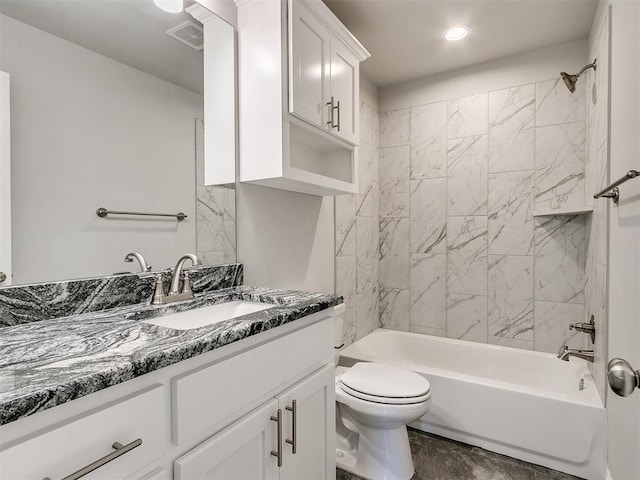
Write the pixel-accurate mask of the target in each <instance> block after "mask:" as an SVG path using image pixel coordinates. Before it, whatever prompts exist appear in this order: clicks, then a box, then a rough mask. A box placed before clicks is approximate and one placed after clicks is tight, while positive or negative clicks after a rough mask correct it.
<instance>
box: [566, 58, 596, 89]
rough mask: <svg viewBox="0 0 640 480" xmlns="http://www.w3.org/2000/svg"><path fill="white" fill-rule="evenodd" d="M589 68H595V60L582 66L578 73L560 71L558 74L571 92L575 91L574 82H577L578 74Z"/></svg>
mask: <svg viewBox="0 0 640 480" xmlns="http://www.w3.org/2000/svg"><path fill="white" fill-rule="evenodd" d="M589 68H593V69H594V70H595V69H596V60H594V61H593V63H590V64H589V65H585V66H584V67H582V70H580V71H579V72H578V73H575V74H570V73H567V72H560V76H561V77H562V80H564V84H565V85H566V86H567V88H568V89H569V91H570V92H571V93H573V92H575V91H576V83H577V82H578V78H579V77H580V75H582V74H583V73H584V71H585V70H588V69H589Z"/></svg>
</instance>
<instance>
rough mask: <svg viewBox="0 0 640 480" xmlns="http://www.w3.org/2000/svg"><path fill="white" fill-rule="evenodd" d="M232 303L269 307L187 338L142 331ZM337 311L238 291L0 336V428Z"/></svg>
mask: <svg viewBox="0 0 640 480" xmlns="http://www.w3.org/2000/svg"><path fill="white" fill-rule="evenodd" d="M232 300H251V301H258V302H264V303H270V304H273V307H272V308H268V309H265V310H262V311H259V312H255V313H251V314H248V315H243V316H242V317H237V318H234V319H231V320H226V321H223V322H218V323H215V324H213V325H207V326H204V327H200V328H196V329H193V330H174V329H170V328H165V327H160V326H155V325H150V324H147V323H142V322H141V321H140V320H143V319H147V318H153V317H159V316H163V315H168V314H171V313H176V312H180V311H184V310H189V309H192V308H197V307H202V306H208V305H213V304H215V303H221V302H227V301H232ZM340 303H342V297H339V296H337V295H331V294H323V293H306V292H299V291H292V290H275V289H267V288H257V287H249V286H237V287H231V288H225V289H222V290H216V291H212V292H209V293H206V294H201V295H196V298H195V299H194V300H189V301H185V302H178V303H175V304H168V305H162V306H149V305H144V304H143V305H141V304H138V305H134V306H129V307H120V308H113V309H111V310H105V311H100V312H93V313H83V314H79V315H71V316H68V317H63V318H54V319H50V320H42V321H36V322H31V323H26V324H21V325H15V326H6V327H1V328H0V351H1V352H2V354H1V355H0V425H4V424H6V423H9V422H12V421H15V420H17V419H19V418H21V417H25V416H28V415H32V414H34V413H37V412H40V411H42V410H46V409H48V408H51V407H55V406H56V405H60V404H62V403H65V402H68V401H70V400H73V399H76V398H79V397H82V396H84V395H88V394H90V393H93V392H97V391H98V390H101V389H103V388H107V387H109V386H112V385H116V384H118V383H122V382H125V381H127V380H130V379H132V378H135V377H138V376H140V375H144V374H145V373H149V372H152V371H154V370H157V369H159V368H162V367H166V366H168V365H171V364H174V363H177V362H179V361H181V360H185V359H187V358H190V357H193V356H196V355H199V354H201V353H204V352H208V351H210V350H213V349H215V348H219V347H222V346H224V345H228V344H230V343H233V342H235V341H238V340H241V339H243V338H247V337H250V336H252V335H255V334H258V333H261V332H264V331H266V330H269V329H271V328H274V327H278V326H280V325H284V324H286V323H289V322H291V321H293V320H296V319H299V318H302V317H305V316H307V315H310V314H312V313H316V312H319V311H321V310H325V309H327V308H329V307H333V306H335V305H338V304H340Z"/></svg>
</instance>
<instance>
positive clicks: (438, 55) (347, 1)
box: [0, 0, 597, 93]
mask: <svg viewBox="0 0 640 480" xmlns="http://www.w3.org/2000/svg"><path fill="white" fill-rule="evenodd" d="M324 2H325V3H326V4H327V5H328V6H329V8H330V9H331V10H332V11H333V12H334V13H335V14H336V15H337V16H338V18H340V20H342V22H343V23H344V24H345V25H346V26H347V27H348V28H349V29H350V30H351V31H352V32H353V34H354V35H355V36H356V37H357V38H358V39H359V40H360V42H361V43H362V44H363V45H364V46H365V47H366V48H367V49H368V50H369V51H370V52H371V58H369V59H368V60H366V61H365V62H364V63H363V64H362V67H361V68H362V69H361V71H362V72H363V74H364V75H365V76H367V77H368V78H369V79H370V80H371V81H373V82H374V83H375V84H376V85H378V86H385V85H390V84H393V83H397V82H402V81H405V80H410V79H413V78H417V77H422V76H426V75H432V74H435V73H440V72H445V71H449V70H454V69H457V68H461V67H465V66H468V65H473V64H477V63H482V62H485V61H488V60H493V59H496V58H500V57H504V56H508V55H513V54H516V53H520V52H524V51H528V50H533V49H536V48H540V47H545V46H549V45H553V44H557V43H562V42H568V41H572V40H578V39H581V38H586V37H587V35H588V34H589V30H590V28H591V23H592V21H593V17H594V15H595V10H596V6H597V0H324ZM185 3H193V2H192V0H188V1H187V2H185ZM0 13H4V14H6V15H8V16H10V17H13V18H16V19H17V20H20V21H23V22H25V23H28V24H30V25H33V26H35V27H37V28H39V29H41V30H45V31H47V32H49V33H52V34H53V35H57V36H59V37H62V38H64V39H66V40H69V41H71V42H74V43H77V44H79V45H82V46H84V47H86V48H89V49H91V50H94V51H96V52H98V53H101V54H103V55H105V56H107V57H110V58H113V59H114V60H117V61H120V62H122V63H125V64H127V65H130V66H132V67H134V68H137V69H139V70H142V71H144V72H147V73H149V74H151V75H155V76H157V77H160V78H163V79H165V80H167V81H169V82H172V83H175V84H177V85H180V86H183V87H185V88H188V89H190V90H193V91H196V92H200V93H201V92H202V88H203V87H202V79H203V73H202V72H203V70H202V53H201V52H196V51H195V50H193V49H191V48H190V47H188V46H186V45H183V44H182V43H180V42H178V41H176V40H174V39H172V38H170V37H169V36H167V35H166V34H165V31H166V30H168V29H169V28H171V27H174V26H176V25H178V24H180V23H182V22H184V21H186V20H193V19H192V17H191V16H190V15H188V14H186V13H181V14H170V13H166V12H163V11H162V10H160V9H158V8H157V7H156V6H155V5H154V4H153V0H0ZM453 24H466V25H469V26H470V27H471V29H472V32H471V35H470V36H469V37H468V38H467V39H465V40H462V41H460V42H447V41H445V40H443V39H442V37H441V34H442V31H443V30H444V29H445V28H446V27H447V26H450V25H453Z"/></svg>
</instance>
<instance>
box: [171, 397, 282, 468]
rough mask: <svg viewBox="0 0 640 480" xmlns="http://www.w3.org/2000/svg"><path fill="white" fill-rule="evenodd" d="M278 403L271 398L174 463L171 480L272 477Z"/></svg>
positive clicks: (275, 466)
mask: <svg viewBox="0 0 640 480" xmlns="http://www.w3.org/2000/svg"><path fill="white" fill-rule="evenodd" d="M277 408H278V402H277V401H276V400H272V401H270V402H269V403H267V404H266V405H264V406H262V407H260V408H258V409H256V410H254V411H253V412H251V413H250V414H249V415H247V416H246V417H244V418H242V419H240V420H238V421H237V422H235V423H234V424H232V425H231V426H229V427H228V428H227V429H225V430H223V431H222V432H220V433H218V434H217V435H214V436H213V437H211V438H210V439H208V440H206V441H205V442H203V443H202V444H200V445H198V446H197V447H195V448H194V449H193V450H190V451H189V452H188V453H187V454H185V455H183V456H182V457H180V458H178V459H177V460H176V461H175V462H174V480H268V479H273V480H276V479H277V478H278V466H277V459H276V457H274V456H272V455H271V451H272V450H275V449H276V441H277V440H276V429H277V426H276V423H275V422H273V421H272V420H271V416H272V415H274V416H275V415H276V412H277Z"/></svg>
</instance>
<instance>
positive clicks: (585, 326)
mask: <svg viewBox="0 0 640 480" xmlns="http://www.w3.org/2000/svg"><path fill="white" fill-rule="evenodd" d="M569 330H576V331H577V332H582V333H587V334H588V335H589V337H590V338H591V343H594V342H595V341H596V322H595V317H594V316H593V315H591V318H590V319H589V323H572V324H570V325H569Z"/></svg>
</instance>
